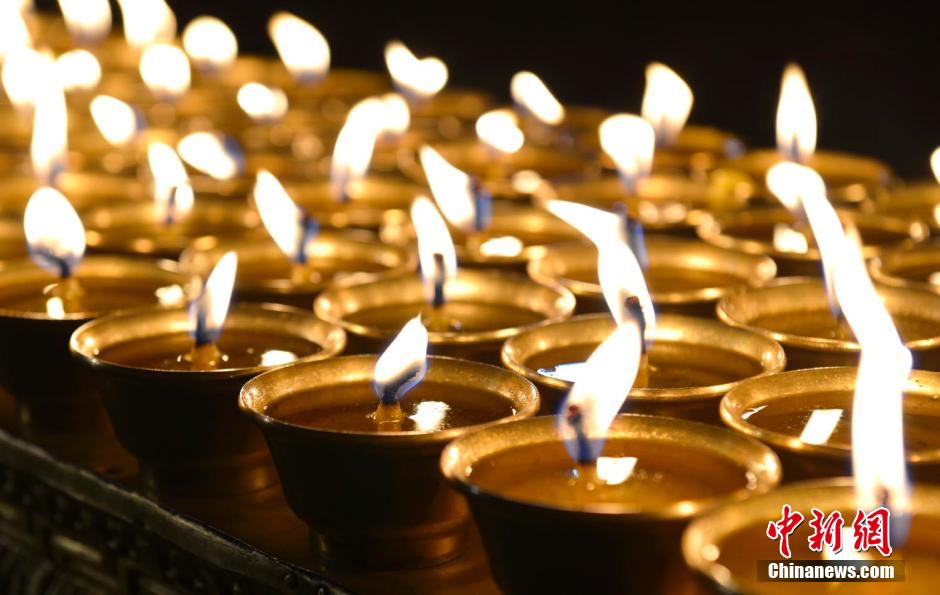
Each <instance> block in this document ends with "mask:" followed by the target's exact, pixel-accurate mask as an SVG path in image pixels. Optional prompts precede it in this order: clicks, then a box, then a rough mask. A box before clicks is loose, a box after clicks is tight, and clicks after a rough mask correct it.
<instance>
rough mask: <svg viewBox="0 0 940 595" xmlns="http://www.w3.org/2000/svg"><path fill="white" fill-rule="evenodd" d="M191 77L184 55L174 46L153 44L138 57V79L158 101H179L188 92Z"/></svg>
mask: <svg viewBox="0 0 940 595" xmlns="http://www.w3.org/2000/svg"><path fill="white" fill-rule="evenodd" d="M191 76H192V74H191V72H190V70H189V60H188V59H187V58H186V53H185V52H183V50H181V49H179V48H178V47H176V46H173V45H169V44H166V43H157V44H153V45H151V46H148V47H147V49H145V50H144V52H143V54H141V56H140V78H142V79H143V81H144V84H145V85H147V88H148V89H150V92H151V93H153V94H154V95H155V96H157V97H158V98H160V99H163V100H175V99H179V98H180V97H181V96H182V95H183V94H184V93H186V91H188V90H189V85H190V82H191Z"/></svg>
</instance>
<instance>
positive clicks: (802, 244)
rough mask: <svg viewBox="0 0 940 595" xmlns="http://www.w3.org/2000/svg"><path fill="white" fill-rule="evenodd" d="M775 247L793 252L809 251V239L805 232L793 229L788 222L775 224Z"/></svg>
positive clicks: (781, 250)
mask: <svg viewBox="0 0 940 595" xmlns="http://www.w3.org/2000/svg"><path fill="white" fill-rule="evenodd" d="M773 241H774V249H776V250H779V251H780V252H790V253H792V254H806V253H807V252H809V240H808V239H807V238H806V236H805V235H804V234H803V232H801V231H799V230H796V229H793V228H792V227H790V226H789V225H787V224H786V223H777V224H776V225H774V240H773Z"/></svg>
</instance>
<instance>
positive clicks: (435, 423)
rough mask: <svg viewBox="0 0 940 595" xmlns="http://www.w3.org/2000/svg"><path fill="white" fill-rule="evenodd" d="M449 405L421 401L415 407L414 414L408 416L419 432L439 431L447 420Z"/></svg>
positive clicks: (440, 402) (439, 402)
mask: <svg viewBox="0 0 940 595" xmlns="http://www.w3.org/2000/svg"><path fill="white" fill-rule="evenodd" d="M448 411H450V405H448V404H447V403H444V402H442V401H421V402H420V403H418V404H417V405H416V406H415V412H414V413H413V414H411V415H409V416H408V419H410V420H411V421H413V422H414V424H415V428H416V429H417V430H418V431H420V432H433V431H434V430H439V429H440V428H441V426H442V425H443V424H444V420H445V419H447V412H448Z"/></svg>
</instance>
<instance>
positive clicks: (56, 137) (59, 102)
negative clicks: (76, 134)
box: [29, 58, 69, 186]
mask: <svg viewBox="0 0 940 595" xmlns="http://www.w3.org/2000/svg"><path fill="white" fill-rule="evenodd" d="M36 76H38V77H40V82H39V87H37V91H38V94H37V95H36V97H35V105H34V109H35V111H34V112H33V138H32V142H31V143H30V147H29V154H30V159H31V160H32V164H33V175H34V176H35V177H36V179H37V180H38V181H39V182H40V183H41V184H43V185H45V186H52V185H54V184H55V180H56V177H58V175H59V174H60V173H62V171H64V170H65V166H66V158H67V154H68V146H69V145H68V112H67V111H66V106H65V91H64V90H63V89H62V84H61V83H60V82H59V80H58V78H57V77H56V76H55V68H54V66H53V63H52V60H51V58H46V61H45V67H44V68H43V69H42V71H41V72H40V73H38V74H37V75H36Z"/></svg>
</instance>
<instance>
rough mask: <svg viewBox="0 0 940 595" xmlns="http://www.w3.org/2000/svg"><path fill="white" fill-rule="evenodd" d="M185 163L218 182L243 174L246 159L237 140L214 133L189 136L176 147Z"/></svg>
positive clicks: (194, 133)
mask: <svg viewBox="0 0 940 595" xmlns="http://www.w3.org/2000/svg"><path fill="white" fill-rule="evenodd" d="M176 150H177V151H178V152H179V155H180V157H182V158H183V161H185V162H186V163H188V164H189V165H191V166H192V167H194V168H196V169H197V170H199V171H201V172H203V173H205V174H208V175H210V176H211V177H213V178H215V179H216V180H231V179H232V178H234V177H236V176H238V175H239V174H241V172H242V166H243V165H244V157H243V155H242V151H241V148H240V147H239V146H238V143H237V142H236V141H235V139H233V138H231V137H229V136H223V135H221V134H216V133H212V132H193V133H191V134H187V135H186V136H184V137H183V138H182V139H180V141H179V143H177V145H176Z"/></svg>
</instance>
